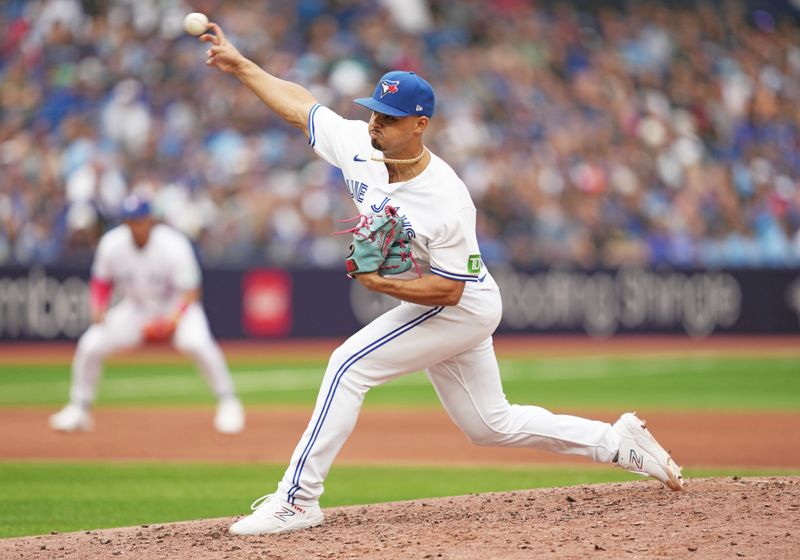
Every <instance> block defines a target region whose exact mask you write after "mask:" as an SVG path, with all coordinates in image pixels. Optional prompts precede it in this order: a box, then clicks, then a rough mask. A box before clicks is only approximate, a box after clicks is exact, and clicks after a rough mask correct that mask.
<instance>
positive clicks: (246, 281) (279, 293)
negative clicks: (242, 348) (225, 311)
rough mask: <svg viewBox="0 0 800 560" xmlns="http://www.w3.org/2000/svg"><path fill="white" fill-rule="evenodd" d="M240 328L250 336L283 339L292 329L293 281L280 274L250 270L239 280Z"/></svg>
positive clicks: (279, 272) (287, 276)
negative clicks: (240, 290) (240, 284)
mask: <svg viewBox="0 0 800 560" xmlns="http://www.w3.org/2000/svg"><path fill="white" fill-rule="evenodd" d="M242 326H243V327H244V332H245V333H246V334H247V335H249V336H283V335H287V334H289V331H290V330H291V328H292V279H291V276H290V275H289V274H288V273H287V272H285V271H283V270H266V269H262V270H258V269H257V270H251V271H249V272H246V273H245V275H244V277H243V279H242Z"/></svg>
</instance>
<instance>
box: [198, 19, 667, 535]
mask: <svg viewBox="0 0 800 560" xmlns="http://www.w3.org/2000/svg"><path fill="white" fill-rule="evenodd" d="M210 31H211V32H210V33H206V34H204V35H202V36H201V37H200V39H201V40H202V41H205V42H208V43H210V48H209V50H208V60H207V64H208V65H209V66H213V67H216V68H219V69H220V70H223V71H225V72H230V73H232V74H234V75H235V76H236V77H237V78H238V79H239V80H240V81H241V82H242V83H243V84H244V85H245V86H247V87H248V88H250V89H251V90H252V91H253V92H254V93H255V94H256V95H258V96H259V97H260V98H261V100H262V101H263V102H264V103H265V104H266V105H267V106H268V107H269V108H270V109H271V110H272V111H274V112H275V113H276V114H277V115H279V116H280V117H282V118H283V119H284V120H286V122H288V123H290V124H291V125H293V126H295V127H296V128H298V129H300V130H302V131H303V132H304V133H305V134H306V136H307V137H308V141H309V144H310V146H311V147H312V148H313V149H314V150H315V151H316V153H317V154H319V156H320V157H322V158H323V159H325V160H326V161H328V162H329V163H331V164H332V165H334V166H336V167H338V168H339V169H341V171H342V173H343V175H344V179H345V185H346V186H347V188H348V191H349V195H350V197H351V198H352V199H353V202H354V203H355V205H356V207H357V209H358V212H359V213H360V223H359V224H357V225H356V226H355V227H354V228H353V230H351V231H352V232H353V245H354V246H353V254H352V255H351V256H350V257H349V258H348V263H347V272H348V273H349V274H350V275H351V276H353V277H354V278H356V279H357V281H358V282H361V283H362V284H363V285H364V287H366V288H367V289H369V290H373V291H376V292H381V293H384V294H388V295H390V296H393V297H395V298H397V299H399V300H401V304H400V305H399V306H398V307H396V308H394V309H392V310H390V311H388V312H386V313H385V314H383V315H382V316H380V317H378V318H377V319H375V320H374V321H373V322H372V323H370V324H368V325H367V326H365V327H364V328H362V329H361V330H360V331H358V332H357V333H355V334H354V335H353V336H351V337H350V338H349V339H348V340H347V341H346V342H344V344H342V345H341V346H340V347H339V348H337V349H336V350H335V351H334V352H333V354H332V356H331V358H330V361H329V363H328V367H327V370H326V372H325V376H324V378H323V381H322V386H321V388H320V392H319V396H318V398H317V402H316V406H315V408H314V413H313V416H312V417H311V421H310V422H309V424H308V428H307V429H306V431H305V433H304V434H303V436H302V437H301V439H300V442H299V443H298V444H297V447H296V448H295V451H294V454H293V455H292V458H291V462H290V464H289V468H288V469H287V470H286V473H285V475H284V477H283V479H282V480H281V481H280V483H279V484H278V486H277V489H276V490H275V492H274V493H273V494H269V495H267V496H264V497H263V498H260V499H258V500H256V502H255V503H254V504H253V506H252V509H253V510H254V511H253V513H252V514H251V515H249V516H247V517H245V518H243V519H241V520H240V521H238V522H236V523H235V524H234V525H233V526H231V528H230V531H231V533H233V534H238V535H253V534H262V533H276V532H282V531H289V530H294V529H300V528H304V527H311V526H315V525H319V524H320V523H322V521H323V514H322V511H321V510H320V507H319V498H320V495H321V494H322V492H323V483H324V481H325V478H326V475H327V474H328V470H329V469H330V467H331V464H332V462H333V460H334V458H335V457H336V454H337V453H338V451H339V449H340V448H341V447H342V445H343V444H344V442H345V440H346V439H347V437H348V436H349V435H350V432H351V431H352V430H353V427H354V426H355V423H356V418H357V417H358V414H359V410H360V408H361V403H362V400H363V399H364V395H365V394H366V392H367V391H368V390H369V389H370V388H371V387H374V386H376V385H379V384H381V383H385V382H387V381H389V380H391V379H394V378H396V377H398V376H401V375H405V374H408V373H411V372H414V371H418V370H424V371H425V372H426V374H427V376H428V378H429V379H430V382H431V383H432V384H433V386H434V388H435V390H436V393H437V395H438V397H439V399H440V400H441V402H442V404H443V406H444V408H445V409H446V411H447V413H448V414H449V415H450V417H451V418H452V419H453V421H454V422H455V423H456V424H457V425H458V426H459V427H460V428H461V429H462V430H463V431H464V433H465V434H466V435H467V437H468V438H469V439H470V440H471V441H472V442H474V443H476V444H478V445H493V446H512V447H529V448H535V449H546V450H549V451H553V452H556V453H565V454H574V455H582V456H584V457H588V458H589V459H592V460H594V461H597V462H601V463H616V464H617V465H620V466H622V467H625V468H627V469H629V470H632V471H634V472H637V473H640V474H643V475H650V476H653V477H655V478H657V479H658V480H660V481H661V482H663V483H664V484H666V485H667V486H669V487H670V488H672V489H673V490H679V489H680V488H681V486H682V479H681V470H680V468H679V467H678V465H677V464H675V463H674V462H673V461H672V459H671V458H670V456H669V455H668V454H667V452H666V451H665V450H664V449H663V448H662V447H661V446H660V445H659V444H658V443H657V442H656V440H655V439H654V438H653V437H652V435H650V433H649V432H648V431H647V430H646V429H645V428H644V423H643V422H642V421H641V420H639V419H638V418H637V417H636V416H635V415H634V414H632V413H627V414H623V415H622V417H621V418H620V419H619V421H617V422H616V423H615V424H614V425H611V424H607V423H605V422H598V421H593V420H586V419H583V418H578V417H575V416H566V415H555V414H552V413H551V412H548V411H547V410H544V409H543V408H540V407H537V406H521V405H511V404H509V403H508V401H507V400H506V397H505V395H504V393H503V388H502V386H501V383H500V372H499V370H498V364H497V360H496V358H495V354H494V349H493V345H492V333H493V332H494V330H495V328H496V327H497V325H498V323H499V321H500V315H501V309H502V305H501V300H500V293H499V290H498V288H497V285H496V284H495V282H494V280H493V279H492V275H491V274H490V272H489V271H488V270H487V268H486V266H485V264H484V263H483V261H482V260H481V251H480V247H479V246H478V242H477V238H476V233H475V219H476V218H475V216H476V211H475V206H474V204H473V203H472V200H471V198H470V195H469V192H468V191H467V188H466V187H465V185H464V183H463V182H462V181H461V179H460V178H459V177H458V175H456V173H455V172H454V171H453V169H452V168H451V167H450V166H449V165H447V163H445V162H444V161H442V160H441V159H440V158H438V157H437V156H436V155H435V154H433V153H431V152H430V150H428V149H427V148H426V147H425V144H424V141H423V140H424V135H425V132H426V130H427V128H428V126H429V124H430V121H431V118H432V117H433V115H434V108H435V99H434V92H433V89H432V88H431V86H430V84H429V83H428V82H426V81H425V80H424V79H422V77H420V76H418V75H416V74H415V73H413V72H403V71H395V72H389V73H388V74H386V75H384V76H383V77H382V78H381V79H380V80H379V81H378V83H377V85H376V87H375V90H374V92H373V94H372V96H371V97H367V98H363V99H356V100H355V102H356V103H358V104H359V105H362V106H364V107H365V108H366V109H368V110H369V111H370V113H369V121H368V122H364V121H357V120H356V121H352V120H346V119H344V118H342V117H341V116H339V115H338V114H336V113H335V112H334V111H332V110H331V109H329V108H327V107H325V106H323V105H321V104H319V103H318V102H317V100H316V99H315V98H314V97H313V95H312V94H311V93H310V92H309V91H307V90H306V89H304V88H303V87H301V86H300V85H298V84H295V83H291V82H287V81H284V80H281V79H279V78H277V77H275V76H272V75H271V74H269V73H267V72H265V71H264V70H262V69H261V68H259V67H258V66H257V65H256V64H254V63H253V62H252V61H250V60H248V59H246V58H245V57H243V56H242V55H241V54H240V53H239V52H238V51H237V49H236V48H235V47H234V46H233V45H232V44H231V43H230V41H228V40H227V39H226V37H225V34H224V33H223V31H222V29H220V27H219V26H218V25H216V24H214V23H212V24H210ZM387 224H388V225H387ZM399 227H401V229H400V230H398V228H399ZM375 255H377V258H375ZM382 260H390V261H391V264H389V265H385V266H381V264H380V262H381V261H382ZM351 261H354V262H351ZM376 262H377V263H378V264H376Z"/></svg>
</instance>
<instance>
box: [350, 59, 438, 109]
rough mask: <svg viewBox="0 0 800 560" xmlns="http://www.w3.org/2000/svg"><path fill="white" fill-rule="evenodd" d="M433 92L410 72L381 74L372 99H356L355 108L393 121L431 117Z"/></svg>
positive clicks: (397, 71) (426, 83)
mask: <svg viewBox="0 0 800 560" xmlns="http://www.w3.org/2000/svg"><path fill="white" fill-rule="evenodd" d="M435 101H436V100H435V96H434V94H433V88H432V87H431V85H430V84H429V83H428V82H426V81H425V80H424V79H423V78H422V77H421V76H418V75H417V74H415V73H414V72H406V71H403V70H395V71H393V72H388V73H386V74H384V75H383V76H382V77H381V79H380V80H379V81H378V85H377V86H375V91H374V92H373V94H372V97H362V98H359V99H356V100H355V102H356V103H358V104H359V105H362V106H364V107H366V108H367V109H372V110H373V111H375V112H376V113H383V114H384V115H391V116H393V117H408V116H411V115H419V116H425V117H432V116H433V106H434V104H435Z"/></svg>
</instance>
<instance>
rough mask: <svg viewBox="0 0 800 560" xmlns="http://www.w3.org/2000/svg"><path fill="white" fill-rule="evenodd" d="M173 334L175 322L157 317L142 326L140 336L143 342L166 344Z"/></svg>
mask: <svg viewBox="0 0 800 560" xmlns="http://www.w3.org/2000/svg"><path fill="white" fill-rule="evenodd" d="M173 334H175V321H171V320H169V319H165V318H164V317H158V318H156V319H153V320H152V321H150V322H149V323H147V324H146V325H145V326H144V329H143V330H142V335H143V336H144V340H145V342H166V341H167V340H169V339H171V338H172V335H173Z"/></svg>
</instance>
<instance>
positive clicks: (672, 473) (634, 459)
mask: <svg viewBox="0 0 800 560" xmlns="http://www.w3.org/2000/svg"><path fill="white" fill-rule="evenodd" d="M614 431H616V432H617V434H618V435H619V437H620V438H621V440H622V441H621V443H620V446H619V454H618V455H617V459H616V463H617V464H618V465H619V466H620V467H622V468H624V469H627V470H629V471H630V472H632V473H636V474H640V475H643V476H652V477H653V478H655V479H657V480H660V481H661V482H663V483H664V484H665V485H666V486H667V488H670V489H671V490H681V489H682V488H683V476H682V475H681V468H680V467H679V466H678V465H677V464H676V463H675V461H673V460H672V457H670V456H669V453H667V451H666V450H665V449H664V448H663V447H661V445H659V443H658V442H657V441H656V438H654V437H653V435H652V434H651V433H650V432H649V431H648V430H647V428H646V427H645V422H644V420H642V419H641V418H639V417H638V416H636V414H635V413H633V412H627V413H625V414H623V415H622V416H620V419H619V420H617V421H616V423H615V424H614Z"/></svg>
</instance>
